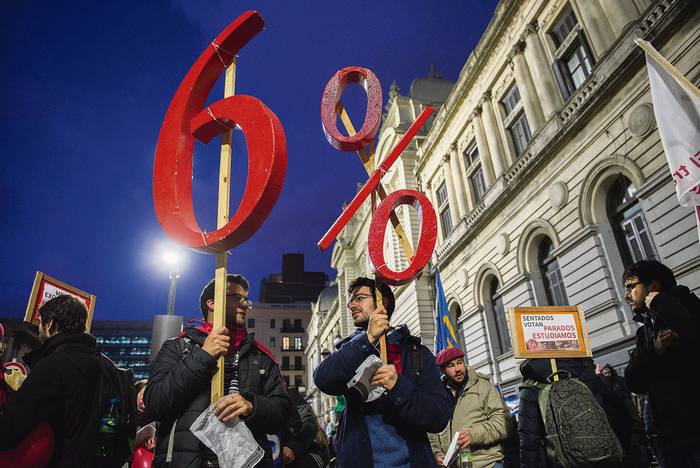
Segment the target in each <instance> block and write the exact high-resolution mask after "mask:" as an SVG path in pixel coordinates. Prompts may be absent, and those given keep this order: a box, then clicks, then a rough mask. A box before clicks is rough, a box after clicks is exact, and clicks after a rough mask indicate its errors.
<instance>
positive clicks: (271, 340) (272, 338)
mask: <svg viewBox="0 0 700 468" xmlns="http://www.w3.org/2000/svg"><path fill="white" fill-rule="evenodd" d="M276 346H277V340H276V339H275V337H274V336H271V337H270V348H273V349H274V348H275V347H276Z"/></svg>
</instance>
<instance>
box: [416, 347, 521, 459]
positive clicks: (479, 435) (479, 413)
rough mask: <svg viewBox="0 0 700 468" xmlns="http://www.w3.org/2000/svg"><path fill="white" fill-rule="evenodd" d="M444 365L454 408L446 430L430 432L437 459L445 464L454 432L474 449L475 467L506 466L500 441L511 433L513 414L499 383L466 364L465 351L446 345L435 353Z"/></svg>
mask: <svg viewBox="0 0 700 468" xmlns="http://www.w3.org/2000/svg"><path fill="white" fill-rule="evenodd" d="M435 363H436V364H437V365H438V366H439V367H440V368H441V369H442V372H443V380H444V383H445V387H446V390H447V392H448V394H449V395H450V398H451V399H452V406H453V408H454V410H453V412H452V417H451V418H450V423H449V424H448V425H447V427H446V428H445V430H444V431H442V432H441V433H437V434H429V435H428V438H429V439H430V445H431V447H432V449H433V454H434V456H435V461H436V462H437V463H438V465H440V466H442V464H443V461H444V458H445V453H446V452H447V449H448V447H449V446H450V443H451V442H452V438H453V437H454V434H455V433H457V432H459V436H458V439H457V443H458V444H459V447H460V448H468V449H470V450H471V452H472V457H473V458H472V463H473V466H474V468H492V467H494V468H500V467H502V466H503V450H502V447H501V443H502V442H503V441H505V440H506V438H507V437H508V430H509V421H510V417H509V416H508V415H507V414H506V412H507V409H506V407H505V404H504V403H503V400H502V399H501V395H499V393H498V391H497V390H496V387H494V385H493V384H492V383H491V381H490V380H489V379H488V377H486V376H485V375H482V374H479V373H478V372H476V371H475V370H474V369H472V368H471V367H468V366H466V365H465V364H464V352H463V351H462V350H461V349H459V348H446V349H443V350H442V351H440V352H439V353H438V354H437V356H436V357H435Z"/></svg>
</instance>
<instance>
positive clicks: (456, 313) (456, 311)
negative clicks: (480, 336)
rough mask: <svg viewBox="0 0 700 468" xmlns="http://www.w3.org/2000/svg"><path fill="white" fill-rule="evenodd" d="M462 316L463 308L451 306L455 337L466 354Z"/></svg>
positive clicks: (455, 304) (457, 305)
mask: <svg viewBox="0 0 700 468" xmlns="http://www.w3.org/2000/svg"><path fill="white" fill-rule="evenodd" d="M461 316H462V308H461V307H460V306H459V304H457V303H454V304H452V305H451V306H450V321H451V322H452V325H453V326H454V327H455V336H456V337H457V346H459V348H460V349H461V350H462V351H464V353H465V354H466V352H467V349H466V347H465V345H464V333H462V327H461V326H460V324H459V319H460V317H461ZM464 360H465V362H466V360H467V359H466V357H465V359H464Z"/></svg>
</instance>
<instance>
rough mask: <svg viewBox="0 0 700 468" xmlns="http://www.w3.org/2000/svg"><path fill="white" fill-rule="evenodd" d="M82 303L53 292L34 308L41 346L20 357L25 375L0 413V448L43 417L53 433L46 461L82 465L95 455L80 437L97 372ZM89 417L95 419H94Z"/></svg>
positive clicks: (23, 434) (16, 441)
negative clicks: (55, 295)
mask: <svg viewBox="0 0 700 468" xmlns="http://www.w3.org/2000/svg"><path fill="white" fill-rule="evenodd" d="M87 315H88V312H87V309H86V308H85V306H84V305H83V304H82V303H81V302H80V301H78V300H77V299H75V298H74V297H72V296H67V295H63V296H58V297H55V298H53V299H51V300H49V301H48V302H47V303H46V304H44V305H43V306H42V307H41V309H39V336H40V338H41V341H42V346H41V347H40V348H39V349H37V350H36V351H33V352H31V353H29V354H27V355H25V357H24V361H25V362H26V363H27V364H28V365H29V367H30V372H29V376H28V377H27V380H25V381H24V383H23V384H22V386H21V387H20V389H19V390H18V391H17V393H16V394H15V395H14V397H13V398H12V400H11V401H10V402H9V403H8V405H7V407H6V408H5V412H4V413H3V414H0V450H10V449H13V448H15V447H16V446H17V445H19V444H20V443H21V442H22V441H23V440H24V438H25V437H27V435H29V434H30V432H32V431H34V429H35V428H36V427H37V426H38V425H39V424H40V423H42V422H43V421H47V422H48V423H49V425H50V426H51V429H52V430H53V434H54V437H55V449H54V452H53V456H52V458H51V462H50V465H49V466H56V467H87V466H90V465H91V464H92V459H93V457H94V455H95V450H96V448H95V446H94V437H93V438H92V439H91V440H93V445H92V446H90V445H89V444H86V442H85V434H86V428H87V427H92V428H94V429H92V430H94V431H97V425H96V424H92V426H91V425H90V424H89V423H90V421H89V417H90V409H91V404H92V401H93V400H94V397H95V385H96V383H97V379H98V376H99V373H100V367H99V363H98V360H97V357H96V351H95V338H94V337H92V336H91V335H89V334H87V333H85V323H86V321H87ZM93 423H94V422H93Z"/></svg>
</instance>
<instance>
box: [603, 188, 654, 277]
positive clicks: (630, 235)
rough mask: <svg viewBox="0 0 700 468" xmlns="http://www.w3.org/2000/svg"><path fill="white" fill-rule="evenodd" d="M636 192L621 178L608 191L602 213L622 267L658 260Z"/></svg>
mask: <svg viewBox="0 0 700 468" xmlns="http://www.w3.org/2000/svg"><path fill="white" fill-rule="evenodd" d="M636 194H637V191H636V189H635V188H634V185H632V183H631V182H630V180H629V179H628V178H626V177H624V176H623V175H620V176H619V178H618V179H617V180H616V181H615V182H614V183H613V184H612V186H611V187H610V190H609V191H608V197H607V203H606V205H607V206H606V210H607V215H608V219H609V221H610V225H611V226H612V229H613V233H614V234H615V240H616V241H617V246H618V248H619V250H620V256H621V257H622V262H623V263H624V266H625V268H627V267H628V266H630V265H631V264H633V263H635V262H638V261H640V260H645V259H658V256H657V254H656V248H655V247H654V244H653V242H652V239H651V234H650V232H649V226H648V225H647V222H646V220H645V219H644V213H643V212H642V207H641V206H640V205H639V201H638V200H637V196H636Z"/></svg>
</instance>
